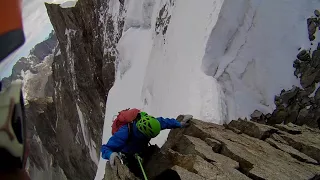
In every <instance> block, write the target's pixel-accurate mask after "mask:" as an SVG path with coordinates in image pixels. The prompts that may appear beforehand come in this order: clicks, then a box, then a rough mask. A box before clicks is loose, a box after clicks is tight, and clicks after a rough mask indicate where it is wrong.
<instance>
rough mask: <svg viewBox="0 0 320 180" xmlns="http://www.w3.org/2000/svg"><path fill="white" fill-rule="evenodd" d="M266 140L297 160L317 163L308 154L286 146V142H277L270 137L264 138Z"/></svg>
mask: <svg viewBox="0 0 320 180" xmlns="http://www.w3.org/2000/svg"><path fill="white" fill-rule="evenodd" d="M266 142H267V143H269V144H270V145H271V146H273V147H275V148H277V149H280V150H281V151H284V152H286V153H288V154H290V155H291V156H292V157H293V158H295V159H298V160H299V161H302V162H307V163H311V164H317V163H318V162H317V161H316V160H314V159H312V158H310V157H309V156H307V155H305V154H303V153H301V152H300V151H298V150H296V149H294V148H293V147H291V146H288V145H286V144H281V143H278V142H276V141H275V140H273V139H270V138H268V139H266Z"/></svg>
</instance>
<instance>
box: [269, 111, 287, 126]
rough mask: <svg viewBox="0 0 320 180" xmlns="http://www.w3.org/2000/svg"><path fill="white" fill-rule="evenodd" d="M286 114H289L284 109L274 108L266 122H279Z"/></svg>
mask: <svg viewBox="0 0 320 180" xmlns="http://www.w3.org/2000/svg"><path fill="white" fill-rule="evenodd" d="M288 115H289V114H288V113H287V112H286V111H285V110H280V109H276V110H274V111H273V113H272V115H271V118H270V119H268V121H267V124H280V123H282V122H283V121H284V120H285V119H286V118H287V117H288Z"/></svg>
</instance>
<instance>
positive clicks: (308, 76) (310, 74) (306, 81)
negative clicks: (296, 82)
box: [300, 68, 320, 88]
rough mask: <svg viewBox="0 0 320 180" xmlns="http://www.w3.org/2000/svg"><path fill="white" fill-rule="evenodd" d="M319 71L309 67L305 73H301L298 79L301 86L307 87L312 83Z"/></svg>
mask: <svg viewBox="0 0 320 180" xmlns="http://www.w3.org/2000/svg"><path fill="white" fill-rule="evenodd" d="M319 71H320V70H316V69H314V68H310V69H308V70H307V71H306V72H305V73H303V74H302V76H301V79H300V83H301V86H302V87H303V88H307V87H308V86H310V85H312V84H314V83H315V79H316V77H317V75H318V73H319Z"/></svg>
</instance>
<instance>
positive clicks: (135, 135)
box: [101, 117, 181, 159]
mask: <svg viewBox="0 0 320 180" xmlns="http://www.w3.org/2000/svg"><path fill="white" fill-rule="evenodd" d="M157 120H158V121H159V122H160V125H161V130H163V129H174V128H180V127H181V124H180V122H179V121H177V120H176V119H170V118H163V117H158V118H157ZM132 127H133V128H132V132H131V137H130V140H129V141H127V140H128V137H129V128H128V126H122V127H121V128H120V129H119V130H118V131H117V132H116V133H115V134H114V135H113V136H111V138H110V139H109V141H108V143H107V144H103V145H102V147H101V153H102V158H104V159H109V158H110V155H111V153H113V152H123V153H126V154H132V155H133V154H135V153H141V152H142V150H143V149H145V148H146V147H147V146H148V143H149V141H150V138H147V137H146V136H144V135H143V134H142V133H141V132H140V131H139V130H138V128H137V126H136V122H134V124H133V126H132Z"/></svg>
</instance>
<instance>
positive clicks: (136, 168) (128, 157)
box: [122, 145, 159, 179]
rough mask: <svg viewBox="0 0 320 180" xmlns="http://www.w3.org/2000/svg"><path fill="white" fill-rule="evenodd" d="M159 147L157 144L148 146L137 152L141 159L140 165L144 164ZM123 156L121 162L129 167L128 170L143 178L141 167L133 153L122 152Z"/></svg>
mask: <svg viewBox="0 0 320 180" xmlns="http://www.w3.org/2000/svg"><path fill="white" fill-rule="evenodd" d="M157 149H159V148H158V146H157V145H151V146H148V148H146V149H145V150H144V151H143V152H142V153H139V156H140V157H141V158H142V159H143V162H142V165H143V166H144V164H146V162H148V160H149V159H150V158H151V156H152V155H153V153H154V152H155V151H156V150H157ZM122 154H123V155H124V156H123V157H122V159H123V163H124V164H125V165H126V166H127V167H128V168H129V169H130V171H131V172H132V173H133V174H134V175H135V176H137V177H138V178H141V179H142V178H143V173H142V170H141V167H140V165H139V162H138V160H137V159H136V158H135V156H134V154H126V153H122Z"/></svg>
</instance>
